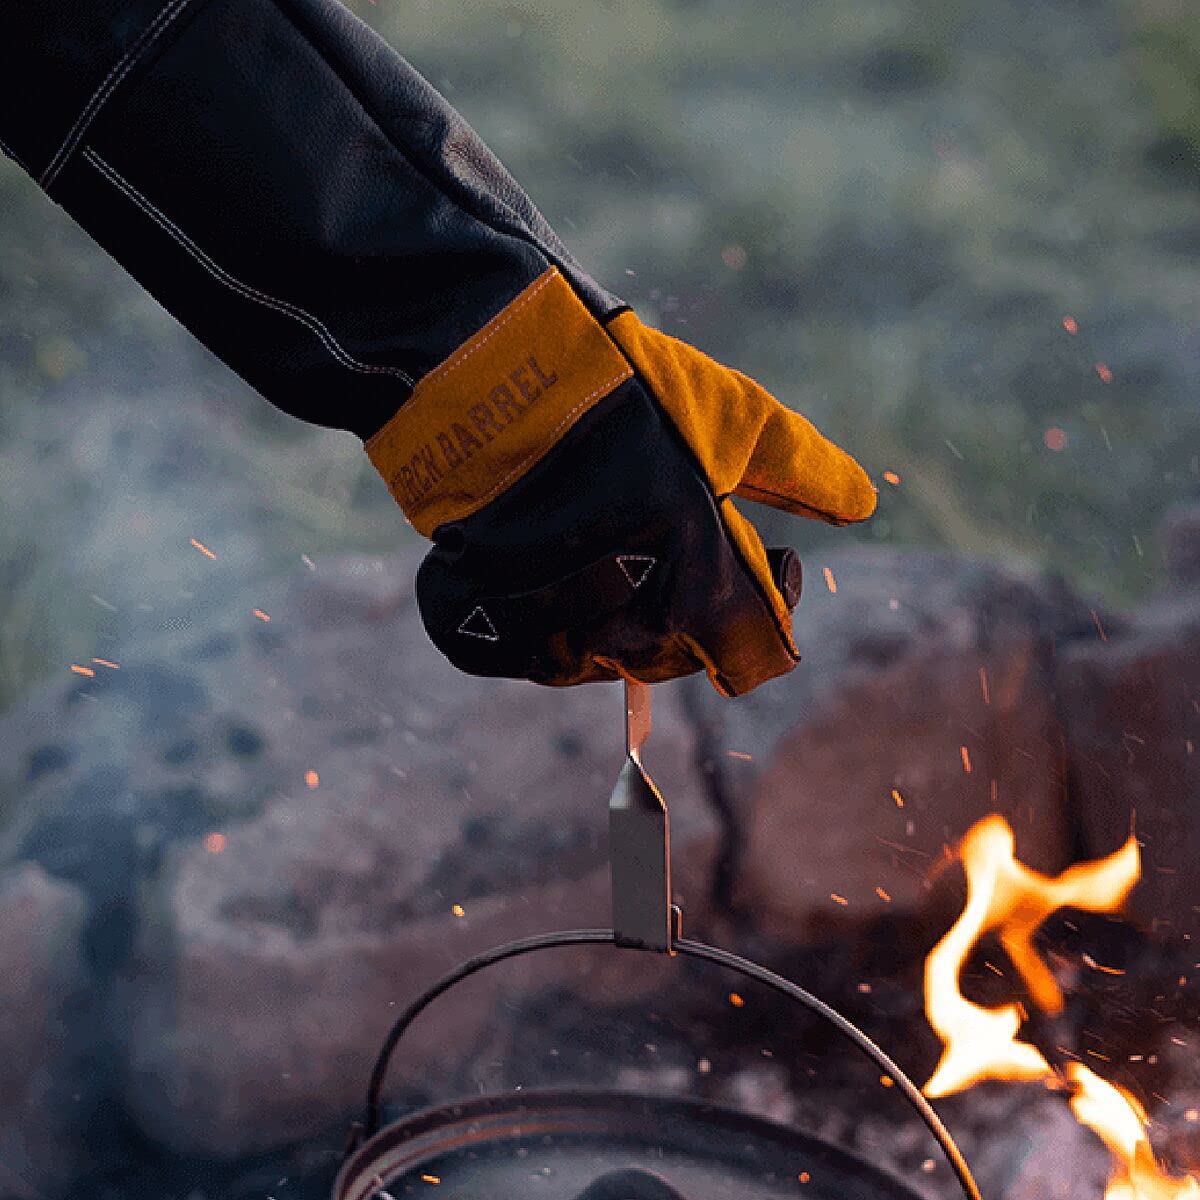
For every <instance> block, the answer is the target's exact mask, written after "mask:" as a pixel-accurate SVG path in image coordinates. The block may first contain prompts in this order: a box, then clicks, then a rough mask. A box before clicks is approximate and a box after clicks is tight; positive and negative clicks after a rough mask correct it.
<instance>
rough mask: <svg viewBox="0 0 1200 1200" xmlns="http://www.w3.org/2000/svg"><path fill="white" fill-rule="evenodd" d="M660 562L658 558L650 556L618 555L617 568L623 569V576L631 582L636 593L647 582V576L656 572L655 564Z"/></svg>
mask: <svg viewBox="0 0 1200 1200" xmlns="http://www.w3.org/2000/svg"><path fill="white" fill-rule="evenodd" d="M656 562H658V559H657V558H653V557H652V556H651V555H649V554H618V555H617V566H618V567H620V568H621V572H622V574H624V576H625V578H626V579H628V580H629V586H630V587H631V588H633V589H634V591H636V590H637V589H638V588H640V587H641V586H642V584H643V583H645V582H646V576H647V575H649V574H650V572H651V571H652V570H654V564H655V563H656Z"/></svg>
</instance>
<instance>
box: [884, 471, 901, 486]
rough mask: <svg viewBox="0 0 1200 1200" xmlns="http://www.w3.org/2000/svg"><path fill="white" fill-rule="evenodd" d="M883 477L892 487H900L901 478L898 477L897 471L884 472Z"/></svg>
mask: <svg viewBox="0 0 1200 1200" xmlns="http://www.w3.org/2000/svg"><path fill="white" fill-rule="evenodd" d="M883 477H884V479H886V480H887V482H888V483H890V484H891V485H892V487H899V486H900V476H899V475H897V474H896V472H895V471H884V473H883Z"/></svg>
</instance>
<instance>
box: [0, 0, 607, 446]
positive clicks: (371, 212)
mask: <svg viewBox="0 0 1200 1200" xmlns="http://www.w3.org/2000/svg"><path fill="white" fill-rule="evenodd" d="M147 31H150V32H149V33H147ZM0 143H2V144H3V145H4V146H6V147H8V148H9V150H10V152H11V153H12V155H13V157H15V158H16V159H17V160H18V161H19V162H21V163H22V165H24V166H25V167H26V169H27V170H29V171H30V172H31V174H33V175H34V176H35V177H36V178H39V179H40V180H42V182H43V183H44V185H45V186H47V187H48V189H49V191H50V194H51V195H52V196H53V197H54V199H56V200H57V201H58V202H59V203H60V204H62V205H63V207H64V208H66V209H67V211H68V212H70V213H71V214H72V216H74V217H75V219H76V220H77V221H79V223H80V224H81V225H83V226H84V228H86V229H87V230H88V231H89V232H90V233H91V234H92V235H93V236H94V237H95V238H96V240H97V241H99V242H100V243H101V245H103V246H104V247H105V248H106V249H107V250H109V252H110V253H111V254H112V255H113V256H114V257H115V258H116V259H117V260H118V261H119V262H121V263H122V264H123V265H124V266H125V267H126V268H127V269H128V270H129V271H130V272H131V274H133V275H134V277H135V278H137V279H138V280H139V282H141V283H142V284H143V285H144V286H145V287H146V288H147V289H148V290H149V291H150V292H152V293H153V294H154V296H155V297H156V298H157V299H158V300H159V301H160V303H162V304H163V305H164V307H166V308H167V309H168V310H169V311H170V312H172V313H173V314H174V315H175V316H176V317H177V318H178V319H179V320H180V321H181V322H182V323H183V324H184V325H186V326H187V327H188V328H189V329H190V330H191V331H192V332H193V333H195V334H196V336H197V337H198V338H199V339H200V340H201V341H202V342H203V343H204V344H205V345H206V346H208V347H209V348H210V349H211V350H213V351H214V352H215V353H216V354H217V355H218V356H219V357H220V358H222V359H224V360H225V362H227V363H228V364H229V365H230V366H232V367H233V368H234V370H236V371H237V372H238V373H239V374H240V375H242V377H243V378H245V379H246V380H247V381H248V382H249V383H251V384H252V385H253V386H254V387H255V388H257V389H258V391H260V392H261V393H262V394H263V395H264V396H265V397H266V398H267V399H268V400H270V401H271V402H272V403H274V404H275V405H277V406H278V407H279V408H282V409H283V410H285V411H286V412H289V413H292V414H294V415H295V416H298V417H301V418H303V419H304V420H307V421H311V422H314V423H316V424H321V425H328V426H334V427H338V428H345V429H349V430H352V431H353V432H355V433H357V434H358V435H359V436H361V437H363V438H367V437H370V436H371V435H372V434H373V433H375V432H376V431H377V430H378V429H379V428H380V427H381V426H382V425H383V424H384V423H385V422H386V421H387V420H388V419H389V418H390V417H391V416H392V415H393V414H394V413H395V412H396V410H397V409H398V408H399V407H400V405H401V404H402V403H403V402H404V401H405V400H406V399H407V397H408V396H409V394H410V392H411V390H412V387H413V385H414V383H415V382H416V381H417V380H419V379H420V378H422V377H423V376H424V375H426V374H427V373H428V372H429V371H431V370H432V369H433V368H434V367H435V366H436V365H437V364H438V363H440V362H442V361H443V360H444V359H446V358H447V357H448V356H449V355H451V354H452V353H453V352H454V350H455V348H456V347H457V346H459V345H460V344H461V343H462V342H463V341H465V340H466V339H467V338H469V337H470V336H471V334H472V333H474V332H475V331H476V330H477V329H479V328H480V327H481V326H482V325H484V324H485V323H486V322H487V321H488V320H490V319H491V318H492V317H493V316H494V315H495V314H496V313H498V312H499V311H500V310H501V309H503V308H504V307H505V306H506V305H507V304H508V303H509V302H510V301H511V300H512V299H513V297H514V296H516V295H517V294H518V293H520V292H521V291H522V290H523V289H524V288H525V287H527V286H528V285H529V284H530V283H531V282H532V281H533V280H535V279H537V278H538V277H539V276H540V275H542V274H543V273H544V272H545V271H546V270H547V269H548V268H549V267H550V266H552V265H553V266H556V267H557V268H558V269H559V270H560V271H561V272H562V274H563V275H564V276H565V277H566V278H567V279H569V280H570V282H571V285H572V287H573V288H574V289H575V291H576V293H577V294H578V295H579V296H580V297H581V298H582V299H583V301H584V302H585V303H586V304H587V305H588V306H589V308H590V310H591V311H592V312H593V313H594V314H595V315H597V316H598V317H604V316H606V315H609V314H611V313H612V312H613V311H615V310H616V309H617V308H618V307H619V304H620V302H619V301H618V300H617V299H616V298H615V297H613V296H611V295H610V294H609V293H607V292H605V291H604V290H603V289H602V288H600V287H599V286H598V285H597V284H596V283H595V282H594V281H593V280H591V279H590V278H589V277H588V276H587V275H586V274H585V273H584V272H583V271H582V270H581V269H580V267H579V266H578V264H577V263H575V262H574V261H573V260H572V259H571V258H570V256H569V255H568V254H567V252H566V250H565V249H564V248H563V246H562V243H561V242H560V241H559V240H558V238H557V237H555V236H554V234H553V232H552V231H551V230H550V227H549V226H548V225H547V224H546V222H545V220H544V219H543V218H542V217H541V215H540V214H539V213H538V212H537V210H536V208H535V207H534V206H533V204H532V203H531V202H530V200H529V199H528V197H526V196H525V195H524V193H523V192H522V191H521V189H520V188H519V187H518V186H517V184H516V183H515V182H514V181H513V179H512V177H511V176H510V175H509V174H508V172H507V171H505V169H504V168H503V167H502V166H501V164H500V163H499V162H498V161H497V160H496V158H495V157H494V156H493V155H492V154H491V153H490V152H489V151H488V149H487V148H486V146H484V144H483V143H482V141H481V140H480V139H479V138H478V136H476V135H475V133H474V132H473V131H472V130H471V129H470V127H469V126H468V125H467V124H466V122H465V121H464V120H463V119H462V118H461V117H460V116H459V115H458V114H457V113H456V112H455V111H454V110H453V109H452V108H451V107H450V106H449V105H448V104H447V103H446V102H445V101H444V100H443V99H442V97H441V96H440V95H438V93H437V92H436V91H435V90H434V89H433V88H432V87H431V86H430V85H429V84H428V83H427V82H426V81H425V80H424V79H422V78H421V76H420V75H419V74H418V73H417V72H416V71H415V70H413V68H412V67H411V66H410V65H409V64H408V63H407V62H405V60H404V59H403V58H401V57H400V55H398V54H397V53H396V52H395V51H394V50H392V49H391V48H390V47H389V46H388V45H387V44H386V43H385V42H383V41H382V40H381V39H380V38H379V37H377V36H376V35H375V34H374V33H373V32H372V31H371V30H370V29H369V28H368V27H367V26H366V25H364V24H363V23H362V22H361V21H360V20H358V18H356V17H354V16H353V15H352V14H351V13H349V12H348V11H347V10H346V9H345V8H344V7H343V6H342V5H341V4H339V3H336V0H155V2H153V3H152V2H151V0H89V3H88V4H83V5H81V4H78V3H76V0H37V2H36V3H29V4H9V5H5V6H4V8H3V10H2V11H0ZM64 147H66V148H67V149H66V151H65V152H64V149H63V148H64ZM51 167H52V168H53V169H51Z"/></svg>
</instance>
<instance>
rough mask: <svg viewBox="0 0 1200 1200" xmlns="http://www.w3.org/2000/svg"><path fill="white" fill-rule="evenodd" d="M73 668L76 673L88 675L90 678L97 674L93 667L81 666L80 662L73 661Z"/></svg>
mask: <svg viewBox="0 0 1200 1200" xmlns="http://www.w3.org/2000/svg"><path fill="white" fill-rule="evenodd" d="M71 670H72V671H74V672H75V674H76V675H86V676H87V677H88V678H89V679H91V678H92V677H93V676H94V675H95V674H96V672H95V671H93V670H92V668H91V667H81V666H80V665H79V664H78V663H72V664H71Z"/></svg>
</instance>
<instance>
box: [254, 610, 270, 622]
mask: <svg viewBox="0 0 1200 1200" xmlns="http://www.w3.org/2000/svg"><path fill="white" fill-rule="evenodd" d="M251 611H252V612H253V613H254V615H255V616H256V617H257V618H258V619H259V620H260V621H269V620H270V619H271V617H270V615H269V614H268V613H265V612H263V610H262V609H261V608H255V609H252V610H251Z"/></svg>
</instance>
